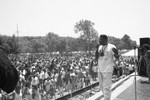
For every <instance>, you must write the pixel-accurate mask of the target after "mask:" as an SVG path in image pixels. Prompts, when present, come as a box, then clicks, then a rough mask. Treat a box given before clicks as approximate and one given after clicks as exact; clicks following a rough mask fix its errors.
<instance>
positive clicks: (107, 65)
mask: <svg viewBox="0 0 150 100" xmlns="http://www.w3.org/2000/svg"><path fill="white" fill-rule="evenodd" d="M112 48H116V47H115V46H114V45H113V44H108V45H105V46H102V45H100V46H99V48H98V52H99V53H100V52H104V55H103V56H101V55H100V54H99V57H98V71H99V72H113V66H114V60H115V59H114V52H113V51H112Z"/></svg>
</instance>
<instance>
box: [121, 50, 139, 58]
mask: <svg viewBox="0 0 150 100" xmlns="http://www.w3.org/2000/svg"><path fill="white" fill-rule="evenodd" d="M135 54H136V55H135ZM122 56H125V57H134V56H138V49H135V50H134V49H133V50H130V51H129V52H126V53H124V54H122Z"/></svg>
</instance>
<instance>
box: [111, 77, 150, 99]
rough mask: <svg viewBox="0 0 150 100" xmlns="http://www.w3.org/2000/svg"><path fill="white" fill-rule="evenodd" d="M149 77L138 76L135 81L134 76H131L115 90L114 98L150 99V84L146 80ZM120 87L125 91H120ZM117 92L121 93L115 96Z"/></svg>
mask: <svg viewBox="0 0 150 100" xmlns="http://www.w3.org/2000/svg"><path fill="white" fill-rule="evenodd" d="M147 79H148V78H145V77H139V76H137V77H136V83H135V78H134V76H133V77H131V78H130V79H129V80H127V81H126V82H125V83H124V85H120V86H119V87H118V88H117V89H116V90H114V91H113V93H112V100H150V84H149V83H147V82H146V81H147ZM135 86H136V88H135ZM120 88H122V89H123V91H121V92H119V91H120ZM135 91H136V92H135ZM117 92H119V94H118V95H116V96H115V94H116V93H117ZM113 95H114V96H113Z"/></svg>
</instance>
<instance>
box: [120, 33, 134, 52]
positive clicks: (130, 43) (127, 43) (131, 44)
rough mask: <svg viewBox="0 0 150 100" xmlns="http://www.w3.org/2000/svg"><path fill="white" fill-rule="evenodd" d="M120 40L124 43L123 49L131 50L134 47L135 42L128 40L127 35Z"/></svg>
mask: <svg viewBox="0 0 150 100" xmlns="http://www.w3.org/2000/svg"><path fill="white" fill-rule="evenodd" d="M121 40H122V41H123V42H124V43H125V45H124V47H125V48H124V49H133V48H134V46H136V42H135V41H132V40H131V39H130V36H128V35H127V34H125V35H124V36H123V38H121Z"/></svg>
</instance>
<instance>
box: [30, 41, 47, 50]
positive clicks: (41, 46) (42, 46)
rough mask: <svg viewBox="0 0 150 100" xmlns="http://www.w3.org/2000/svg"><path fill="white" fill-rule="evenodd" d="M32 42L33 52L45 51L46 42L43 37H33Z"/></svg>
mask: <svg viewBox="0 0 150 100" xmlns="http://www.w3.org/2000/svg"><path fill="white" fill-rule="evenodd" d="M31 43H32V52H33V53H41V52H45V48H46V45H45V44H44V42H43V41H42V39H33V40H32V42H31Z"/></svg>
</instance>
